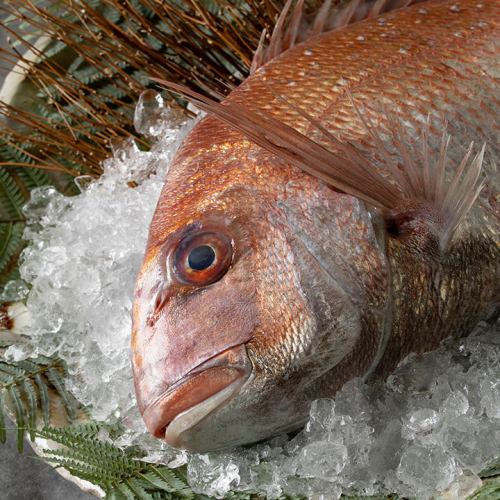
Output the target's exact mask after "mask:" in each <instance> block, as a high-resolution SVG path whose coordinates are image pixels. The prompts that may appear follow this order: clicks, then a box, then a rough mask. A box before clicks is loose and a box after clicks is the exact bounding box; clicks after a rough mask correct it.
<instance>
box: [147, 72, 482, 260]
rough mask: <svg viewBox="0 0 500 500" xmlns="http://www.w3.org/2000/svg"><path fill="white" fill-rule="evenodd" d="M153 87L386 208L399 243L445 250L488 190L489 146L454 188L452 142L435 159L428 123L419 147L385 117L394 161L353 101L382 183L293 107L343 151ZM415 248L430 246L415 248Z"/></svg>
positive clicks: (184, 91)
mask: <svg viewBox="0 0 500 500" xmlns="http://www.w3.org/2000/svg"><path fill="white" fill-rule="evenodd" d="M154 80H155V81H157V82H158V83H160V84H162V85H165V86H166V87H167V88H168V89H169V90H171V91H174V92H177V93H180V94H181V95H183V96H185V97H186V98H187V99H189V100H190V101H191V102H192V103H193V104H194V105H196V106H197V107H198V108H199V109H201V110H203V111H206V112H208V113H211V114H213V115H215V116H216V117H217V118H219V119H220V120H222V121H223V122H225V123H227V124H228V125H230V126H231V127H233V128H235V129H236V130H238V131H240V132H242V133H243V134H244V135H245V136H246V137H248V138H249V139H250V140H252V141H253V142H255V143H256V144H258V145H259V146H261V147H262V148H264V149H266V150H267V151H269V152H270V153H272V154H274V155H276V157H278V158H280V159H282V160H284V161H285V162H288V163H291V164H292V165H294V166H296V167H298V168H300V169H301V170H303V171H304V172H306V173H308V174H310V175H313V176H314V177H317V178H318V179H320V180H322V181H324V182H325V183H327V184H329V185H330V186H332V187H334V188H336V189H338V190H340V191H343V192H344V193H346V194H350V195H352V196H355V197H357V198H359V199H360V200H363V201H365V202H366V203H368V204H370V205H372V206H374V207H376V208H379V209H381V210H382V211H383V213H384V215H385V219H386V221H387V223H388V228H389V232H390V233H391V234H393V235H394V236H397V237H401V238H405V237H408V236H409V237H410V239H412V241H415V237H417V238H420V239H422V240H426V241H427V240H428V239H429V238H430V239H432V242H433V243H432V244H433V245H434V246H436V245H437V246H438V250H439V251H443V250H444V249H445V248H446V246H447V245H448V243H449V241H450V240H451V237H452V236H453V233H454V231H455V229H456V228H457V227H458V225H459V224H460V222H461V221H462V220H463V218H464V216H465V215H466V214H467V212H468V210H469V209H470V208H471V206H472V205H473V203H474V201H475V200H476V198H477V197H478V195H479V193H480V191H481V189H482V188H483V185H484V184H483V182H479V177H480V174H481V167H482V162H483V157H484V151H485V145H483V146H482V148H481V150H480V151H479V152H478V153H477V154H476V155H475V156H474V158H473V159H472V161H471V155H472V150H473V144H472V143H471V145H470V146H469V148H468V150H467V152H466V154H465V156H464V158H463V160H462V161H461V162H460V165H458V166H457V168H456V170H455V173H454V175H453V177H452V179H451V181H450V182H448V183H446V180H445V173H446V166H447V163H448V155H447V151H448V144H449V142H450V136H449V135H448V134H447V133H446V131H445V132H443V135H442V140H441V147H440V151H439V152H438V153H437V155H436V154H433V153H432V151H431V149H430V148H429V130H430V120H429V119H428V120H427V122H426V123H425V125H424V127H423V129H422V133H421V138H420V140H419V141H417V142H415V141H411V140H409V139H408V138H407V137H406V136H405V135H403V134H404V133H403V132H401V130H404V127H403V126H401V124H399V123H398V122H397V121H396V120H395V119H394V118H391V116H390V115H389V114H387V119H388V122H389V126H390V130H391V133H392V135H393V143H394V146H395V147H396V153H397V154H396V155H394V154H393V153H390V152H389V150H388V149H387V147H386V145H385V144H384V142H383V140H382V139H381V137H380V136H379V134H378V132H377V131H376V128H375V126H374V125H373V124H372V123H371V122H370V121H369V120H368V119H367V118H365V117H364V116H363V113H362V111H361V110H360V109H359V108H358V107H357V106H356V104H355V103H354V101H352V102H353V105H354V108H355V109H356V112H357V113H358V115H359V117H360V119H361V121H362V123H363V124H364V126H365V127H366V130H367V132H368V134H369V135H370V136H371V137H372V140H373V142H374V145H375V147H376V149H377V153H378V155H379V156H380V157H381V158H382V159H383V160H384V164H385V166H386V167H387V173H388V176H382V175H381V174H379V173H378V171H377V169H376V168H373V165H372V162H371V160H370V159H369V158H367V157H366V156H365V154H364V153H363V152H362V151H361V150H359V149H358V148H357V147H356V146H355V145H354V144H351V143H349V142H342V141H340V140H339V139H337V138H336V137H335V136H334V135H333V134H332V133H330V132H329V131H328V130H327V129H326V128H325V127H324V126H323V125H322V124H321V123H320V122H319V121H318V120H316V119H315V118H313V117H311V116H310V115H308V114H307V113H306V112H305V111H304V110H302V109H301V108H299V107H297V106H295V105H293V104H291V103H288V104H289V106H291V107H292V108H293V109H294V110H295V111H297V112H298V113H300V114H301V115H302V116H303V117H304V118H306V119H307V120H308V121H309V122H310V123H311V124H312V125H313V126H314V127H316V128H317V129H318V130H319V131H320V132H321V133H322V134H323V135H324V137H325V138H326V139H327V140H328V142H329V143H331V144H332V146H334V148H335V151H337V152H333V151H330V150H329V149H327V148H326V147H324V146H323V145H321V144H318V143H317V142H315V141H313V140H311V139H309V138H308V137H306V136H305V135H304V134H302V133H300V132H299V131H297V130H295V129H294V128H292V127H290V126H289V125H286V124H285V123H282V122H281V121H279V120H277V119H276V118H274V117H273V116H271V115H269V114H268V113H265V112H264V111H262V110H258V111H255V110H250V109H248V108H247V107H246V106H244V105H242V104H239V103H236V102H231V101H224V102H223V103H220V102H217V101H214V100H212V99H210V98H209V97H206V96H203V95H201V94H199V93H197V92H194V91H193V90H190V89H189V88H187V87H185V86H183V85H179V84H176V83H173V82H168V81H165V80H159V79H154ZM282 99H285V98H282ZM285 100H286V99H285ZM351 100H352V97H351ZM287 102H288V101H287ZM417 246H419V247H423V246H426V245H423V244H421V242H417Z"/></svg>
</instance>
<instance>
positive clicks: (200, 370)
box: [142, 344, 252, 448]
mask: <svg viewBox="0 0 500 500" xmlns="http://www.w3.org/2000/svg"><path fill="white" fill-rule="evenodd" d="M251 373H252V364H251V362H250V359H249V357H248V355H247V352H246V347H245V344H240V345H237V346H234V347H231V348H229V349H226V350H224V351H222V352H221V353H219V354H217V355H215V356H213V357H212V358H210V359H208V360H206V361H205V362H203V363H201V364H200V365H198V366H196V367H195V368H193V369H192V370H191V371H190V372H189V373H187V374H186V375H185V376H184V377H182V379H180V380H179V381H178V382H176V383H175V385H174V386H172V387H169V388H168V389H167V390H166V391H165V392H164V393H163V394H161V395H160V396H159V397H158V398H157V399H156V400H155V401H153V403H151V404H150V405H148V406H147V407H146V409H145V410H144V412H143V415H142V417H143V419H144V422H145V424H146V427H147V429H148V431H149V432H150V433H151V434H153V435H154V436H155V437H158V438H163V439H164V440H165V441H166V442H167V443H168V444H170V445H171V446H174V447H177V448H180V447H183V446H182V443H181V440H180V436H181V434H182V433H183V432H185V431H186V430H188V429H189V428H191V427H193V426H194V425H196V424H197V423H199V422H200V421H201V420H202V419H203V418H205V417H207V416H208V415H209V414H211V413H213V412H214V411H216V410H218V409H219V408H220V407H221V406H224V405H225V404H227V403H228V402H229V401H230V400H231V399H232V398H233V397H234V396H235V395H236V394H237V393H238V392H239V391H240V389H241V388H242V387H243V385H244V384H245V382H246V381H247V380H248V379H249V377H250V375H251ZM193 389H195V390H197V393H196V394H191V396H189V393H190V392H192V391H193Z"/></svg>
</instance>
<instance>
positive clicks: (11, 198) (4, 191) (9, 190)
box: [0, 167, 25, 220]
mask: <svg viewBox="0 0 500 500" xmlns="http://www.w3.org/2000/svg"><path fill="white" fill-rule="evenodd" d="M24 202H25V198H24V197H23V195H22V193H21V190H20V189H19V187H18V186H17V185H16V183H15V181H14V179H13V178H12V176H11V174H10V173H9V172H8V170H7V168H5V167H4V168H0V209H3V210H2V212H3V213H5V214H6V215H7V216H8V217H10V218H11V219H17V220H19V219H24V216H23V213H22V211H21V209H22V206H23V205H24Z"/></svg>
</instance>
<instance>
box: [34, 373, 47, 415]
mask: <svg viewBox="0 0 500 500" xmlns="http://www.w3.org/2000/svg"><path fill="white" fill-rule="evenodd" d="M34 379H35V383H36V385H37V387H38V394H39V396H40V407H41V410H42V418H43V423H44V425H49V417H50V414H49V412H50V410H49V408H50V401H49V390H48V389H47V385H46V384H45V382H44V381H43V379H42V376H41V375H40V373H37V374H36V375H35V377H34Z"/></svg>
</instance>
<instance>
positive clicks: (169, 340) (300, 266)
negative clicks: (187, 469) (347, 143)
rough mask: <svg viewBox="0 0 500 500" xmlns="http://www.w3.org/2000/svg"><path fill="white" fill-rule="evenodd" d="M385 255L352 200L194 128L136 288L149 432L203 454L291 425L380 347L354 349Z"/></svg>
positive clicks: (228, 136) (238, 141)
mask: <svg viewBox="0 0 500 500" xmlns="http://www.w3.org/2000/svg"><path fill="white" fill-rule="evenodd" d="M381 253H383V252H382V251H381V249H380V248H379V244H378V241H377V240H376V237H375V235H374V231H373V228H372V222H371V219H370V215H369V214H368V212H367V211H366V209H365V208H364V207H363V206H362V204H361V203H360V202H359V201H357V200H356V199H355V198H353V197H350V196H346V195H343V194H341V193H336V192H334V191H332V190H331V189H329V188H327V187H326V186H324V185H322V184H321V183H320V182H319V181H317V180H315V179H313V178H311V177H309V176H307V175H304V174H303V173H301V172H299V171H298V170H296V169H294V168H292V167H290V166H286V165H282V164H279V163H277V160H276V158H274V157H273V156H272V155H269V154H268V153H266V152H265V151H263V150H261V149H260V148H258V147H257V146H255V145H254V144H252V143H250V142H249V141H247V140H245V139H244V138H243V137H242V136H240V135H239V134H238V133H236V132H233V131H231V130H230V129H228V128H227V127H226V126H224V125H223V124H221V123H220V122H218V121H217V120H215V119H213V118H210V117H207V118H205V119H203V120H202V121H200V122H199V123H198V124H197V125H196V126H195V127H194V129H193V130H192V131H191V132H190V134H189V135H188V137H187V138H186V140H185V141H184V144H183V146H182V147H181V149H180V151H179V152H178V153H177V155H176V158H175V159H174V161H173V163H172V165H171V167H170V170H169V173H168V175H167V179H166V182H165V185H164V189H163V192H162V194H161V196H160V200H159V202H158V205H157V208H156V212H155V215H154V216H153V220H152V223H151V226H150V235H149V241H148V246H147V250H146V255H145V258H144V262H143V265H142V268H141V270H140V273H139V276H138V280H137V285H136V292H135V302H134V310H133V333H132V351H133V369H134V381H135V387H136V394H137V400H138V405H139V409H140V411H141V413H142V415H143V418H144V421H145V423H146V427H147V428H148V430H149V431H150V432H151V433H152V434H153V435H155V436H157V437H159V438H162V439H165V440H166V442H167V443H169V444H170V445H172V446H174V447H178V448H186V449H189V450H192V451H207V450H214V449H221V448H225V447H229V446H235V445H241V444H246V443H249V442H255V441H258V440H260V439H263V438H266V437H269V436H271V435H275V434H277V433H280V432H284V431H288V430H291V429H294V428H297V427H298V426H299V425H301V424H302V423H303V422H304V420H305V418H306V416H307V413H308V409H309V405H310V403H311V401H312V400H313V399H316V398H318V397H325V396H328V395H330V396H331V395H332V394H333V392H334V391H335V390H336V388H338V387H340V386H341V385H342V384H343V383H344V382H345V381H346V380H347V379H349V378H350V377H352V376H356V375H359V373H360V371H362V370H364V369H365V368H366V366H367V364H369V363H370V360H371V359H372V353H371V352H370V349H371V350H373V351H376V343H377V333H376V332H375V330H376V329H377V328H378V326H377V328H373V330H374V332H375V333H373V335H372V337H373V338H372V337H370V334H369V333H366V332H365V333H364V338H363V342H364V344H363V345H364V347H363V348H360V343H361V337H362V335H363V331H364V330H363V325H364V324H366V318H365V316H364V313H363V310H362V309H363V307H362V306H364V305H366V303H368V302H369V301H371V306H374V307H379V305H380V304H379V303H378V302H377V300H378V301H379V302H381V303H382V302H383V301H384V299H383V298H382V299H380V297H379V296H378V295H377V293H378V291H379V290H378V288H377V290H376V293H375V294H372V296H371V298H368V297H367V293H365V290H364V288H366V287H370V286H371V287H372V288H373V286H372V285H373V278H372V276H373V274H374V273H376V272H380V273H382V274H383V272H384V265H385V261H384V258H383V256H382V257H381ZM356 256H357V257H356ZM356 259H357V260H356ZM358 261H359V262H358ZM361 261H362V263H361V264H360V262H361ZM359 267H361V269H359ZM379 281H380V282H383V281H384V280H383V279H382V278H380V279H379ZM379 288H380V287H379ZM384 292H385V291H384ZM375 296H376V299H375V298H374V297H375ZM379 299H380V300H379ZM372 344H373V345H372ZM356 349H357V350H358V351H359V350H361V351H363V350H364V351H363V352H365V351H366V349H368V352H369V354H368V355H366V354H363V355H360V356H357V355H355V354H354V353H355V351H356ZM373 355H374V353H373ZM358 358H359V359H358ZM360 359H361V360H360Z"/></svg>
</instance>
